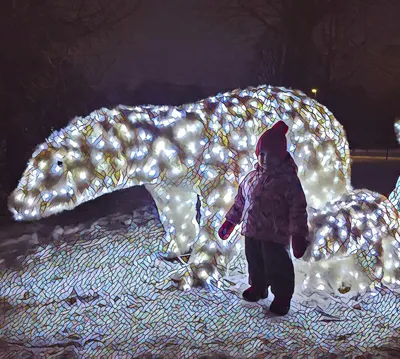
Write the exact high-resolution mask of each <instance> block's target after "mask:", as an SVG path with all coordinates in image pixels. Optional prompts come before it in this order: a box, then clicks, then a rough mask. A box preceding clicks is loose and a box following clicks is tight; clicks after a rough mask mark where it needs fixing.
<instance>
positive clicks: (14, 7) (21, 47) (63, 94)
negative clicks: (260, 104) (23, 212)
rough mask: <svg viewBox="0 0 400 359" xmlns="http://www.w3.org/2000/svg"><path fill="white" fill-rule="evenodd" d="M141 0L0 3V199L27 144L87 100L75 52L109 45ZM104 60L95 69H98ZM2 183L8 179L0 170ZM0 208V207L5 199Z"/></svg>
mask: <svg viewBox="0 0 400 359" xmlns="http://www.w3.org/2000/svg"><path fill="white" fill-rule="evenodd" d="M140 4H141V0H113V1H108V0H79V1H78V0H77V1H70V0H40V1H36V0H3V1H2V2H1V10H0V52H1V54H0V68H1V69H2V71H1V74H0V95H1V104H0V114H1V116H2V120H1V121H0V123H1V126H2V128H1V131H0V133H1V135H0V136H1V138H0V144H1V145H2V147H3V148H1V149H0V150H2V152H3V153H6V155H5V156H3V157H5V160H6V163H5V165H4V167H5V168H7V173H9V177H10V178H9V179H8V183H7V184H6V185H4V184H3V189H2V190H1V192H2V193H0V195H2V196H1V197H3V196H4V192H7V191H9V190H11V189H12V188H13V187H14V186H15V185H16V183H15V181H16V180H17V179H18V178H19V177H20V174H21V172H22V170H23V168H24V166H25V163H26V160H27V156H29V154H30V153H31V151H32V147H34V146H35V145H36V144H37V143H38V142H40V141H42V139H43V138H44V137H45V136H47V135H48V134H49V131H50V128H51V127H56V128H57V127H60V126H63V125H64V124H65V123H66V122H67V121H68V119H69V118H71V117H72V116H74V115H76V114H77V113H84V112H87V111H88V110H89V109H90V107H91V106H93V102H95V97H96V96H99V95H98V94H96V89H93V88H91V86H90V84H89V83H88V82H87V80H86V78H85V76H84V69H83V67H82V64H81V63H79V62H77V60H76V59H77V56H78V55H80V56H85V57H86V58H88V57H90V53H88V51H87V50H86V48H90V47H91V45H92V44H93V43H95V44H96V43H97V44H99V43H103V44H104V47H109V46H110V42H111V39H112V37H113V33H114V30H116V29H117V27H118V26H119V25H120V24H121V22H123V21H124V20H126V19H128V18H129V17H130V16H132V15H133V14H135V13H136V11H137V10H138V9H139V6H140ZM89 62H90V58H89ZM92 66H93V61H92ZM108 66H109V64H105V65H104V66H103V68H98V69H97V71H98V72H99V73H100V74H102V73H103V72H104V71H105V70H106V69H107V67H108ZM1 181H2V183H3V182H5V181H7V179H5V178H4V176H2V179H1ZM0 187H1V186H0ZM11 187H12V188H11ZM4 188H7V190H5V189H4ZM2 202H3V201H2ZM2 206H3V208H2V211H4V209H5V208H4V207H5V206H4V202H3V203H2Z"/></svg>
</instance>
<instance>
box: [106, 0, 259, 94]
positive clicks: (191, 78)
mask: <svg viewBox="0 0 400 359" xmlns="http://www.w3.org/2000/svg"><path fill="white" fill-rule="evenodd" d="M223 1H224V0H223ZM223 1H219V5H221V4H222V3H223ZM214 3H215V2H214V1H213V0H202V1H195V0H189V1H182V0H172V1H171V0H169V1H168V2H165V1H162V0H151V1H146V2H145V3H144V5H143V6H142V8H141V9H140V11H139V12H138V13H137V14H136V15H134V16H133V17H132V18H131V19H129V20H127V21H126V22H125V23H124V26H123V29H120V34H118V36H120V37H119V39H120V41H121V42H122V45H121V46H120V47H119V49H118V50H117V52H116V53H114V54H110V55H109V59H111V58H112V57H113V56H114V57H115V58H116V59H117V61H116V63H115V64H114V65H113V67H112V68H111V69H110V70H109V71H108V73H107V76H105V78H104V81H103V82H102V84H103V85H105V86H108V85H109V84H110V83H115V82H120V81H125V80H126V79H128V78H129V79H130V82H131V85H132V86H133V87H135V86H136V85H137V84H139V83H140V82H142V81H145V80H151V81H160V82H164V81H165V82H171V83H180V84H197V85H202V86H206V87H208V86H211V87H221V86H222V87H228V88H235V87H237V86H240V85H241V84H243V83H246V80H245V79H246V74H247V71H249V69H248V67H249V63H250V61H251V59H252V57H253V56H254V53H253V50H252V44H251V43H249V42H246V41H245V40H244V38H245V37H247V36H248V37H254V36H257V35H258V34H259V33H260V31H259V30H260V27H259V26H258V25H257V24H253V23H252V22H251V21H249V20H240V21H235V22H230V23H227V22H221V20H220V17H219V16H218V14H216V13H215V10H214V11H212V8H213V4H214ZM210 10H211V11H210Z"/></svg>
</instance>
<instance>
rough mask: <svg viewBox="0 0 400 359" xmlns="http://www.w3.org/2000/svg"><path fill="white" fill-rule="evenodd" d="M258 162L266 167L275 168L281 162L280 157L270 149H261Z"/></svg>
mask: <svg viewBox="0 0 400 359" xmlns="http://www.w3.org/2000/svg"><path fill="white" fill-rule="evenodd" d="M258 164H259V165H260V166H261V167H263V168H265V169H269V168H274V167H276V166H277V165H278V164H279V159H278V158H277V157H276V156H274V155H272V154H271V153H269V152H268V151H265V150H263V151H261V152H260V153H259V155H258Z"/></svg>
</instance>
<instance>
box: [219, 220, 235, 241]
mask: <svg viewBox="0 0 400 359" xmlns="http://www.w3.org/2000/svg"><path fill="white" fill-rule="evenodd" d="M234 228H235V225H234V224H233V223H231V222H229V221H225V222H224V223H222V226H221V228H220V229H219V231H218V235H219V237H220V238H221V239H222V240H226V239H228V238H229V236H230V235H231V233H232V231H233V230H234Z"/></svg>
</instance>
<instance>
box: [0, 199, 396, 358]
mask: <svg viewBox="0 0 400 359" xmlns="http://www.w3.org/2000/svg"><path fill="white" fill-rule="evenodd" d="M135 213H136V214H134V216H133V217H130V216H126V215H125V216H123V215H121V216H117V217H115V216H114V217H110V216H109V217H107V218H108V219H102V220H98V221H95V223H92V224H91V225H89V226H87V227H86V229H85V230H82V229H80V231H79V232H77V233H74V230H73V228H72V229H71V233H70V234H66V233H65V234H64V235H65V236H64V238H62V240H61V239H60V240H56V241H54V240H53V241H48V242H49V243H48V244H43V243H42V244H38V245H37V246H36V248H35V246H33V245H32V243H31V244H27V245H26V246H28V247H32V248H33V249H32V250H31V254H28V255H24V256H22V257H20V258H19V265H18V266H13V267H10V266H9V265H5V264H4V263H6V262H3V264H4V265H3V267H2V269H1V270H0V299H1V303H2V309H1V310H2V314H1V316H0V343H1V344H0V358H17V357H18V358H22V357H23V358H28V357H38V358H39V357H45V358H56V357H67V358H70V357H79V358H132V357H135V358H136V357H146V358H200V357H203V358H226V357H232V358H255V357H258V358H268V357H284V356H287V357H293V358H297V357H298V358H301V357H302V358H316V357H323V358H328V357H329V358H335V357H341V358H342V357H357V356H359V357H363V356H364V357H398V356H400V351H396V348H400V315H399V308H400V295H399V294H396V293H394V292H392V291H390V290H388V289H385V288H382V287H381V288H376V290H374V291H373V292H369V293H366V294H363V295H361V296H357V295H352V294H351V293H347V294H345V295H343V296H341V297H339V296H336V297H333V296H328V295H327V294H324V293H323V292H320V293H318V294H316V293H315V294H313V295H312V296H306V295H305V294H303V293H301V291H300V289H299V287H298V288H297V291H296V293H295V297H294V299H293V305H292V309H291V311H290V313H289V314H288V315H287V316H285V317H274V316H272V315H271V314H270V313H269V312H268V306H269V304H270V302H271V300H272V298H273V297H272V295H271V294H270V297H269V298H268V299H266V300H263V301H260V302H259V303H246V302H244V301H243V300H242V299H241V292H242V291H243V290H244V289H245V288H246V287H247V286H248V285H247V277H246V275H245V272H246V268H245V266H244V268H243V272H244V274H243V276H242V277H240V278H238V277H236V278H227V280H222V281H221V283H219V284H220V285H219V286H220V288H218V286H216V285H214V284H216V283H210V284H209V287H208V288H193V289H191V290H190V291H186V292H181V291H178V290H177V289H176V287H175V284H174V282H173V281H171V280H169V276H170V274H171V272H174V271H178V270H179V269H181V268H182V263H178V262H169V261H166V260H164V259H163V257H162V253H163V248H164V245H165V244H166V243H164V242H163V238H164V234H163V230H162V226H161V224H160V222H159V220H158V216H157V212H156V209H155V207H154V205H147V206H146V207H144V208H141V209H139V211H137V212H135ZM125 214H126V213H125ZM110 218H111V219H110ZM132 218H133V220H132ZM47 225H48V226H50V224H47ZM51 230H52V229H51ZM3 237H4V236H3ZM27 238H28V237H27ZM33 240H34V239H33ZM29 241H32V238H30V239H29ZM39 242H40V241H39ZM3 243H6V241H5V240H4V239H3ZM0 251H1V250H0ZM234 282H235V283H236V284H235V285H231V283H234ZM368 354H370V356H368ZM63 355H64V356H63Z"/></svg>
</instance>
